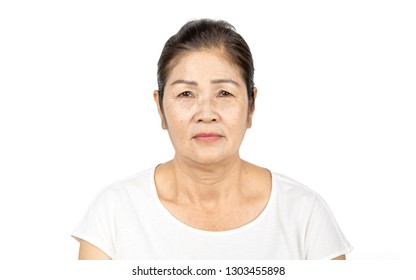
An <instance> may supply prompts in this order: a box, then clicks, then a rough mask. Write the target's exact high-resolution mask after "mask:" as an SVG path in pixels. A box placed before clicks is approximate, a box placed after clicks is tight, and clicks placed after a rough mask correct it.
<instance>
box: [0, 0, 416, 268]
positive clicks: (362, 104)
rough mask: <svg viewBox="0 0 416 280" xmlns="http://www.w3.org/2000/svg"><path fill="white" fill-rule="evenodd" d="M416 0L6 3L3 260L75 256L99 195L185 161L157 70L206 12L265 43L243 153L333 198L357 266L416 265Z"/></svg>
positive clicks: (258, 50) (0, 106)
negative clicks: (178, 35)
mask: <svg viewBox="0 0 416 280" xmlns="http://www.w3.org/2000/svg"><path fill="white" fill-rule="evenodd" d="M147 2H148V3H147ZM272 3H273V4H272ZM410 3H411V1H408V2H407V1H366V0H364V1H224V0H222V1H217V0H211V1H183V0H182V1H178V0H177V1H154V0H153V1H88V0H84V1H2V2H1V4H0V43H1V44H0V94H1V95H0V129H1V131H0V133H1V135H0V141H1V146H0V187H1V191H0V192H1V195H0V215H1V229H2V230H1V232H0V234H1V242H2V243H3V244H2V247H1V258H2V259H3V258H4V261H7V260H26V259H27V260H32V262H33V261H34V262H36V261H41V260H48V261H51V262H52V263H59V264H65V263H67V262H71V261H72V260H74V259H76V258H77V252H78V244H77V242H76V241H75V240H73V239H72V238H71V237H70V234H71V231H72V229H73V228H74V227H75V226H76V224H77V223H78V221H79V220H80V219H81V218H82V216H83V215H84V213H85V211H86V210H87V207H88V205H89V203H90V202H91V200H92V199H93V197H94V196H95V194H96V193H97V192H98V191H99V190H101V189H102V188H103V187H105V186H106V185H108V184H110V183H112V182H114V181H116V180H119V179H122V178H124V177H126V176H129V175H132V174H134V173H136V172H139V171H142V170H143V169H147V168H149V167H152V166H154V165H155V164H158V163H160V162H164V161H166V160H169V159H170V158H171V157H172V156H173V149H172V147H171V144H170V141H169V139H168V135H167V133H166V132H165V131H163V130H162V129H161V128H160V120H159V116H158V115H157V110H156V106H155V104H154V102H153V97H152V93H153V90H154V89H156V87H157V85H156V63H157V60H158V58H159V55H160V52H161V50H162V47H163V44H164V43H165V41H166V40H167V39H168V37H169V36H171V35H173V34H174V33H175V32H176V31H177V30H178V29H179V28H180V27H181V26H182V25H183V24H184V23H185V22H186V21H188V20H190V19H195V18H202V17H209V18H214V19H225V20H227V21H229V22H230V23H231V24H233V25H234V26H235V27H236V28H237V31H238V32H239V33H240V34H241V35H242V36H243V37H244V38H245V39H246V41H247V42H248V44H249V45H250V47H251V49H252V53H253V57H254V61H255V68H256V72H255V83H256V86H257V87H258V98H257V101H256V112H255V115H254V123H253V128H251V129H250V130H248V132H247V135H246V139H245V141H244V143H243V146H242V147H241V156H242V157H243V158H244V159H246V160H248V161H251V162H253V163H255V164H258V165H261V166H264V167H267V168H269V169H270V170H273V171H276V172H279V173H283V174H285V175H287V176H290V177H292V178H294V179H296V180H297V181H300V182H302V183H304V184H306V185H308V186H309V187H311V188H312V189H314V190H315V191H317V192H318V193H319V194H320V195H321V196H323V197H324V199H325V200H326V201H327V203H328V204H329V206H330V207H331V209H332V211H333V213H334V215H335V217H336V218H337V220H338V223H339V224H340V226H341V228H342V229H343V231H344V234H345V235H346V236H347V238H348V240H349V241H350V243H351V244H352V245H353V246H354V251H353V252H352V253H351V254H349V255H348V258H349V259H350V260H398V259H401V258H409V257H412V255H411V251H410V250H409V249H408V248H409V246H410V244H409V242H410V236H411V234H410V232H409V230H410V229H409V224H412V223H413V225H414V219H413V220H412V219H411V215H409V214H411V211H412V208H413V207H412V206H413V204H414V202H413V201H414V199H413V197H412V196H414V195H412V193H411V191H412V189H413V188H415V187H416V183H415V181H416V180H415V178H414V176H415V170H416V169H415V167H416V164H415V157H416V154H415V143H416V138H415V119H416V114H415V109H414V108H415V105H416V101H415V100H414V95H415V94H416V89H415V77H416V70H415V65H416V64H415V63H416V61H415V49H416V44H415V34H416V32H415V26H416V23H415V19H414V18H415V12H416V11H415V9H414V7H412V6H411V5H410ZM413 209H414V208H413Z"/></svg>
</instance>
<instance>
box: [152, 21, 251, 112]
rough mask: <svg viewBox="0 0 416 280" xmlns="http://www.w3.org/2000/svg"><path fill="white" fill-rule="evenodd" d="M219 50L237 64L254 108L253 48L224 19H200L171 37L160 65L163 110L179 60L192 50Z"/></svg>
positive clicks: (158, 78)
mask: <svg viewBox="0 0 416 280" xmlns="http://www.w3.org/2000/svg"><path fill="white" fill-rule="evenodd" d="M204 49H219V50H221V51H222V52H223V53H224V54H225V55H226V57H227V58H228V59H229V60H230V62H231V63H233V64H235V65H237V66H238V67H239V69H240V71H241V75H242V77H243V80H244V81H245V83H246V86H247V94H248V102H249V111H251V110H252V109H253V108H254V93H253V88H254V64H253V57H252V55H251V51H250V48H249V46H248V44H247V43H246V41H245V40H244V39H243V37H242V36H241V35H240V34H238V33H237V32H236V30H235V28H234V26H232V25H231V24H229V23H228V22H226V21H224V20H212V19H199V20H193V21H189V22H187V23H186V24H185V25H184V26H182V28H181V29H180V30H179V31H178V33H176V34H175V35H173V36H172V37H170V38H169V40H168V41H167V42H166V43H165V46H164V47H163V50H162V53H161V55H160V58H159V62H158V64H157V66H158V69H157V83H158V90H159V104H160V108H161V109H162V111H163V94H164V89H165V83H166V79H167V77H168V75H169V72H170V71H171V70H172V67H173V64H174V62H175V59H177V58H178V57H179V56H180V55H182V54H183V53H185V52H189V51H198V50H204Z"/></svg>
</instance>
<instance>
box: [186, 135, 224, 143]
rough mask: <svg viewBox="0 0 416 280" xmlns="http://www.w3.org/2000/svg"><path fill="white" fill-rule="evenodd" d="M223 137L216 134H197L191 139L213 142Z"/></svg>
mask: <svg viewBox="0 0 416 280" xmlns="http://www.w3.org/2000/svg"><path fill="white" fill-rule="evenodd" d="M222 137H223V136H222V135H220V134H218V133H198V134H196V135H195V136H194V137H193V139H195V140H197V141H200V142H206V143H210V142H215V141H218V140H220V139H221V138H222Z"/></svg>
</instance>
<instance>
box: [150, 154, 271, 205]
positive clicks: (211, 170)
mask: <svg viewBox="0 0 416 280" xmlns="http://www.w3.org/2000/svg"><path fill="white" fill-rule="evenodd" d="M257 169H258V168H257ZM255 172H256V168H255V167H254V166H253V165H251V164H249V163H247V162H245V161H243V160H241V159H240V157H239V156H238V155H236V156H235V157H232V158H228V159H227V160H226V161H224V162H221V163H215V164H212V165H206V164H204V165H199V164H197V163H195V162H192V161H191V160H189V159H182V158H180V157H176V156H175V158H174V159H173V160H171V161H169V162H167V163H165V164H163V165H160V166H159V167H158V168H157V172H156V184H157V186H158V194H159V196H160V199H161V200H165V201H170V202H175V203H179V204H184V205H193V206H194V207H197V208H200V209H206V210H209V209H216V208H218V206H219V205H224V204H225V203H229V202H234V203H235V202H236V201H240V200H243V199H244V198H245V197H247V196H251V195H252V193H253V189H252V188H251V187H252V183H251V182H250V179H249V176H250V175H254V174H253V173H255ZM266 172H267V171H266ZM252 177H254V178H256V177H257V176H252ZM257 178H258V177H257Z"/></svg>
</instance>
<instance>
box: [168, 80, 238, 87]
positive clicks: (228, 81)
mask: <svg viewBox="0 0 416 280" xmlns="http://www.w3.org/2000/svg"><path fill="white" fill-rule="evenodd" d="M211 83H212V84H222V83H230V84H233V85H236V86H240V85H239V83H237V82H236V81H234V80H231V79H215V80H211ZM176 84H187V85H193V86H197V85H198V83H197V82H196V81H189V80H182V79H181V80H176V81H174V82H172V83H171V84H170V85H171V86H173V85H176Z"/></svg>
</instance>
